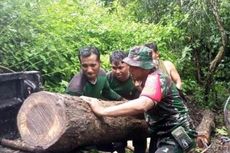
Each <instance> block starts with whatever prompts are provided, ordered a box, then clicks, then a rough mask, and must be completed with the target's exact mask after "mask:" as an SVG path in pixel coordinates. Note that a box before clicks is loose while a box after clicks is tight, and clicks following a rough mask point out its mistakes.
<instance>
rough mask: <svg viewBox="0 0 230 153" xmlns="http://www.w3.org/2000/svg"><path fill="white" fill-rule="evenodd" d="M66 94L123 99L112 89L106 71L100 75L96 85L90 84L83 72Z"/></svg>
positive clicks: (69, 86) (78, 75)
mask: <svg viewBox="0 0 230 153" xmlns="http://www.w3.org/2000/svg"><path fill="white" fill-rule="evenodd" d="M66 92H67V93H68V94H71V95H75V96H81V95H84V96H89V97H94V98H99V99H106V100H121V99H122V97H121V96H120V95H119V94H117V93H116V92H114V91H113V90H112V89H111V88H110V86H109V83H108V80H107V78H106V74H105V73H104V71H101V72H100V73H99V75H98V76H97V81H96V83H95V84H92V83H91V82H89V81H88V80H87V78H86V76H85V75H84V74H83V73H82V72H80V73H78V74H77V75H75V76H74V77H73V78H72V80H71V81H70V83H69V85H68V87H67V90H66Z"/></svg>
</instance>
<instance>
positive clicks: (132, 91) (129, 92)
mask: <svg viewBox="0 0 230 153" xmlns="http://www.w3.org/2000/svg"><path fill="white" fill-rule="evenodd" d="M127 56H128V54H127V53H125V52H123V51H114V52H113V53H112V55H111V56H110V64H111V65H112V71H111V72H110V73H108V74H107V78H108V81H109V85H110V87H111V88H112V89H113V90H114V91H115V92H116V93H118V94H119V95H121V96H122V97H123V98H125V99H128V100H132V99H135V98H138V97H139V94H140V92H139V91H138V89H137V88H136V87H135V86H134V84H133V81H132V78H131V76H130V73H129V66H128V65H127V64H126V63H124V62H123V59H124V58H126V57H127ZM142 118H143V119H144V116H142ZM126 145H127V143H126V141H125V142H122V143H117V149H116V150H117V151H118V153H125V147H126ZM133 145H134V153H145V150H146V138H145V137H143V138H141V137H138V139H136V140H133Z"/></svg>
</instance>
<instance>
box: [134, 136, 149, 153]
mask: <svg viewBox="0 0 230 153" xmlns="http://www.w3.org/2000/svg"><path fill="white" fill-rule="evenodd" d="M133 146H134V153H145V150H146V146H147V138H146V137H142V138H139V139H134V140H133Z"/></svg>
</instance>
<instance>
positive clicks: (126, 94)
mask: <svg viewBox="0 0 230 153" xmlns="http://www.w3.org/2000/svg"><path fill="white" fill-rule="evenodd" d="M107 79H108V81H109V85H110V87H111V88H112V89H113V90H114V91H115V92H116V93H118V94H119V95H121V96H122V97H123V98H125V99H128V100H130V99H135V98H138V97H139V92H138V90H137V89H136V88H135V86H134V84H133V81H132V79H131V77H129V78H128V80H126V81H120V80H118V79H116V78H115V77H114V76H113V74H112V72H110V73H108V74H107Z"/></svg>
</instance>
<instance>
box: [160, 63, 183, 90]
mask: <svg viewBox="0 0 230 153" xmlns="http://www.w3.org/2000/svg"><path fill="white" fill-rule="evenodd" d="M164 65H165V68H166V70H167V72H168V74H170V77H171V79H172V80H173V82H174V83H175V84H176V87H177V88H178V89H181V85H182V82H181V78H180V75H179V73H178V71H177V69H176V67H175V66H174V64H173V63H172V62H170V61H164Z"/></svg>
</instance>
